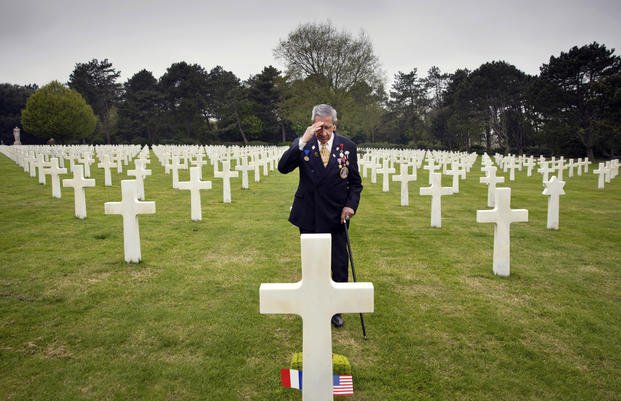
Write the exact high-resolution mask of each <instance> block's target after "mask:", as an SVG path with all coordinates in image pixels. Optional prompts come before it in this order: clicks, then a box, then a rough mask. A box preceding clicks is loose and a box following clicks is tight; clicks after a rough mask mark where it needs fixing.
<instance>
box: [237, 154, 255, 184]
mask: <svg viewBox="0 0 621 401" xmlns="http://www.w3.org/2000/svg"><path fill="white" fill-rule="evenodd" d="M253 169H254V166H253V165H252V164H248V156H246V155H242V156H241V163H240V164H238V165H236V166H235V170H236V171H241V178H242V185H241V187H242V189H248V188H249V187H248V171H250V170H253Z"/></svg>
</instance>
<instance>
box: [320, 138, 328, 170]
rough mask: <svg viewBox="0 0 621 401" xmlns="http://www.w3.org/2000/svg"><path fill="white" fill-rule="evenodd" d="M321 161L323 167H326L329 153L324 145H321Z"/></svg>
mask: <svg viewBox="0 0 621 401" xmlns="http://www.w3.org/2000/svg"><path fill="white" fill-rule="evenodd" d="M320 153H321V161H322V162H323V166H324V167H326V166H327V165H328V161H329V160H330V152H328V147H327V146H326V144H325V143H324V144H322V145H321V151H320Z"/></svg>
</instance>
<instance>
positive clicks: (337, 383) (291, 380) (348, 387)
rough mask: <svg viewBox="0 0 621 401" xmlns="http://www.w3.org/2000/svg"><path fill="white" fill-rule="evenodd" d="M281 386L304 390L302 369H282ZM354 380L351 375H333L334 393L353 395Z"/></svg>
mask: <svg viewBox="0 0 621 401" xmlns="http://www.w3.org/2000/svg"><path fill="white" fill-rule="evenodd" d="M280 379H281V383H280V384H281V386H282V387H286V388H296V389H298V390H302V371H301V370H295V369H281V370H280ZM353 394H354V381H353V379H352V376H351V375H333V376H332V395H353Z"/></svg>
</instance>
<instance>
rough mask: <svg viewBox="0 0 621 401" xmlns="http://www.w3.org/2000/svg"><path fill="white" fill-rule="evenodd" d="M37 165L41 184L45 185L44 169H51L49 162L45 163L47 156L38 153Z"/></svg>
mask: <svg viewBox="0 0 621 401" xmlns="http://www.w3.org/2000/svg"><path fill="white" fill-rule="evenodd" d="M36 165H37V169H38V170H39V184H41V185H45V172H44V168H46V167H49V166H50V164H49V162H46V161H45V156H44V155H43V153H38V154H37V161H36Z"/></svg>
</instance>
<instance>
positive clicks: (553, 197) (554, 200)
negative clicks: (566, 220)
mask: <svg viewBox="0 0 621 401" xmlns="http://www.w3.org/2000/svg"><path fill="white" fill-rule="evenodd" d="M545 186H546V188H545V189H544V190H543V195H548V196H549V198H548V229H550V230H558V220H559V218H558V215H559V199H560V197H561V195H565V191H564V190H563V187H564V186H565V181H561V180H560V179H558V178H556V176H555V175H554V176H552V178H550V181H548V182H546V183H545Z"/></svg>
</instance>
